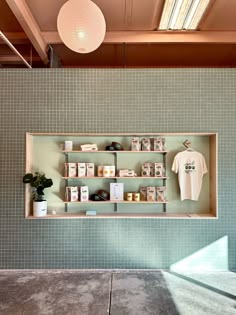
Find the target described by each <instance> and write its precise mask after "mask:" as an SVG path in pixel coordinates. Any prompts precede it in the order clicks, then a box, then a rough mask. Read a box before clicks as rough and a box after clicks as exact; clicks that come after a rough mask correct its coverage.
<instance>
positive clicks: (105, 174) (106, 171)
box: [103, 165, 110, 177]
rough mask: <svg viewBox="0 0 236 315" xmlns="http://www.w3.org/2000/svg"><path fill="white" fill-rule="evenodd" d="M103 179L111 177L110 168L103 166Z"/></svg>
mask: <svg viewBox="0 0 236 315" xmlns="http://www.w3.org/2000/svg"><path fill="white" fill-rule="evenodd" d="M103 177H110V166H108V165H104V166H103Z"/></svg>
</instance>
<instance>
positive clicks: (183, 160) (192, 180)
mask: <svg viewBox="0 0 236 315" xmlns="http://www.w3.org/2000/svg"><path fill="white" fill-rule="evenodd" d="M172 171H173V172H175V173H178V177H179V187H180V193H181V200H184V199H190V200H198V197H199V194H200V191H201V188H202V177H203V175H204V174H206V173H207V167H206V162H205V159H204V157H203V155H202V154H201V153H199V152H196V151H188V150H186V151H182V152H179V153H177V154H176V156H175V158H174V162H173V165H172Z"/></svg>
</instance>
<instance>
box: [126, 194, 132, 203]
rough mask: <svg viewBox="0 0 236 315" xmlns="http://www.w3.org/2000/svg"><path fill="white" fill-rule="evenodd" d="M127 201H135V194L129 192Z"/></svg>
mask: <svg viewBox="0 0 236 315" xmlns="http://www.w3.org/2000/svg"><path fill="white" fill-rule="evenodd" d="M126 200H127V201H132V200H133V193H131V192H127V193H126Z"/></svg>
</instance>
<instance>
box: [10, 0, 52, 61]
mask: <svg viewBox="0 0 236 315" xmlns="http://www.w3.org/2000/svg"><path fill="white" fill-rule="evenodd" d="M6 2H7V4H8V5H9V7H10V9H11V10H12V12H13V13H14V15H15V16H16V18H17V20H18V22H19V23H20V25H21V27H22V28H23V30H24V32H25V33H26V35H27V36H28V38H29V40H30V41H31V43H32V45H33V46H34V48H35V50H36V51H37V53H38V54H39V56H40V58H41V59H42V61H43V62H44V63H45V64H47V63H48V57H47V43H46V42H45V41H44V39H43V37H42V35H41V32H40V29H39V26H38V24H37V22H36V21H35V19H34V17H33V15H32V13H31V12H30V9H29V7H28V6H27V4H26V2H25V1H24V0H6Z"/></svg>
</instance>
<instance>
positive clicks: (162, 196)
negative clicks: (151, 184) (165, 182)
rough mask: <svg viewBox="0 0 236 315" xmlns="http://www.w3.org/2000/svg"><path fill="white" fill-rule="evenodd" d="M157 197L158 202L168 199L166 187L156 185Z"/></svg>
mask: <svg viewBox="0 0 236 315" xmlns="http://www.w3.org/2000/svg"><path fill="white" fill-rule="evenodd" d="M156 199H157V201H158V202H164V201H166V187H156Z"/></svg>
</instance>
